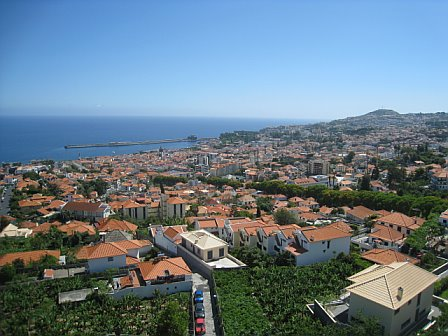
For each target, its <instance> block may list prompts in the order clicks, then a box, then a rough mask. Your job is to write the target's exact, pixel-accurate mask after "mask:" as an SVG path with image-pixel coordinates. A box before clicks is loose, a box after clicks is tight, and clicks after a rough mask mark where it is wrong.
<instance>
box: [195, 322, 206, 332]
mask: <svg viewBox="0 0 448 336" xmlns="http://www.w3.org/2000/svg"><path fill="white" fill-rule="evenodd" d="M195 331H196V335H204V334H205V319H204V318H197V319H196V326H195Z"/></svg>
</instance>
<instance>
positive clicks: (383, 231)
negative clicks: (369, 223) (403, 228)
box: [369, 225, 404, 242]
mask: <svg viewBox="0 0 448 336" xmlns="http://www.w3.org/2000/svg"><path fill="white" fill-rule="evenodd" d="M373 230H374V231H372V232H371V233H369V237H373V238H378V239H381V240H384V241H388V242H397V241H400V240H402V239H404V235H403V234H402V233H401V232H398V231H397V230H395V229H392V228H390V227H388V226H384V225H375V226H374V228H373Z"/></svg>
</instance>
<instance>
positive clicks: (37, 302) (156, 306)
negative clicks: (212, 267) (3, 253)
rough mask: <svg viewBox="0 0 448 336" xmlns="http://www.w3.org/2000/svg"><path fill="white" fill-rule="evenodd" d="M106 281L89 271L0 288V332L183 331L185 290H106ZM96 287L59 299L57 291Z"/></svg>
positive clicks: (186, 316) (186, 306) (185, 324)
mask: <svg viewBox="0 0 448 336" xmlns="http://www.w3.org/2000/svg"><path fill="white" fill-rule="evenodd" d="M105 284H106V281H104V280H98V279H95V278H91V277H88V276H77V277H72V278H66V279H58V280H46V281H40V282H32V283H16V284H12V285H8V286H7V287H5V288H3V289H2V290H1V291H0V314H1V316H2V319H1V320H0V334H1V335H14V336H17V335H99V334H102V335H104V334H111V333H112V334H132V335H185V334H186V332H187V330H188V323H189V311H188V309H189V302H190V298H189V295H188V294H187V293H180V294H175V295H170V296H158V297H156V298H154V299H150V300H142V299H139V298H136V297H125V298H123V299H122V300H115V299H113V298H112V297H110V296H109V295H107V294H104V291H105V290H106V285H105ZM94 287H99V292H98V293H96V292H95V293H94V294H91V295H90V296H88V297H87V299H86V300H85V301H82V302H74V303H64V304H58V293H60V292H65V291H71V290H76V289H82V288H94Z"/></svg>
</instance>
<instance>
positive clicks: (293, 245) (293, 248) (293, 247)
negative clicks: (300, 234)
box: [285, 243, 308, 256]
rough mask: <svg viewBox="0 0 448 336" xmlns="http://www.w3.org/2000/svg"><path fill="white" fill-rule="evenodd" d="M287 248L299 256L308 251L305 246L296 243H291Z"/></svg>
mask: <svg viewBox="0 0 448 336" xmlns="http://www.w3.org/2000/svg"><path fill="white" fill-rule="evenodd" d="M285 250H286V251H288V252H289V253H291V254H292V255H294V256H298V255H301V254H303V253H305V252H308V250H307V249H304V248H303V247H301V246H298V245H297V244H296V243H291V244H289V245H288V246H286V247H285Z"/></svg>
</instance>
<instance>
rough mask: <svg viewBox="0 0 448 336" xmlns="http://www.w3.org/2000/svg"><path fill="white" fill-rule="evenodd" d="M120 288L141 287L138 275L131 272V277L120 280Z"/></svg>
mask: <svg viewBox="0 0 448 336" xmlns="http://www.w3.org/2000/svg"><path fill="white" fill-rule="evenodd" d="M120 287H121V288H126V287H134V288H135V287H140V283H139V281H138V277H137V274H136V273H135V271H134V270H132V271H129V275H127V276H124V277H121V278H120Z"/></svg>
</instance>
